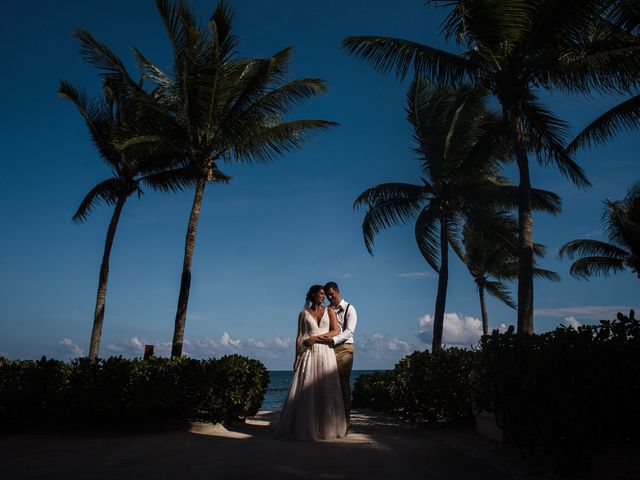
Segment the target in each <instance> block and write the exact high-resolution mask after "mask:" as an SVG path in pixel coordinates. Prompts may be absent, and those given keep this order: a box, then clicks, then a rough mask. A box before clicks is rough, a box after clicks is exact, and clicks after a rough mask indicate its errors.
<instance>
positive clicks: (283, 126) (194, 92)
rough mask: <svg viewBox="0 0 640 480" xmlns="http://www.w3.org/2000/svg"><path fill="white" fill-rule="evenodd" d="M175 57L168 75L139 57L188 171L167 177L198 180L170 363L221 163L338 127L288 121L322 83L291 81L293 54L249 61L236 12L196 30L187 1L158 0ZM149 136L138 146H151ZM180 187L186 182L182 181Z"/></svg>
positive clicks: (258, 156) (262, 157) (268, 154)
mask: <svg viewBox="0 0 640 480" xmlns="http://www.w3.org/2000/svg"><path fill="white" fill-rule="evenodd" d="M156 5H157V7H158V11H159V12H160V16H161V17H162V20H163V22H164V25H165V29H166V31H167V34H168V37H169V42H170V44H171V47H172V51H173V66H172V68H173V70H172V72H171V74H168V73H165V72H164V71H163V70H162V69H161V68H159V67H158V66H157V65H155V64H153V63H152V62H151V61H150V60H148V59H147V58H146V57H145V56H144V55H143V54H142V53H141V52H140V51H137V50H136V51H135V53H136V57H137V60H138V64H139V66H140V67H141V68H142V70H143V72H144V76H145V78H146V79H149V80H151V81H153V83H154V89H153V92H152V94H153V96H154V97H155V98H156V100H157V101H158V103H159V104H161V105H162V106H163V107H164V108H165V109H166V110H167V112H168V122H169V123H170V124H171V125H172V127H171V129H170V130H172V133H171V135H167V136H165V138H158V139H157V140H158V141H160V142H163V143H164V144H165V145H167V146H168V148H169V149H170V150H172V151H174V152H177V154H179V155H180V157H181V162H182V165H181V167H180V168H177V169H175V171H173V172H167V173H166V174H164V176H163V177H162V181H163V182H164V185H167V186H168V185H170V184H171V181H172V176H175V178H177V179H184V178H188V179H192V180H193V182H194V184H195V195H194V199H193V205H192V208H191V213H190V216H189V222H188V227H187V235H186V241H185V248H184V261H183V267H182V277H181V282H180V293H179V297H178V307H177V312H176V317H175V329H174V335H173V345H172V350H171V355H172V356H180V355H181V354H182V348H183V339H184V329H185V323H186V314H187V305H188V301H189V289H190V286H191V264H192V259H193V252H194V247H195V241H196V230H197V225H198V219H199V216H200V208H201V205H202V198H203V195H204V190H205V186H206V184H207V183H209V182H212V181H219V180H220V179H221V178H228V177H226V176H224V174H222V173H221V171H220V170H219V168H218V165H217V163H218V162H219V161H222V160H225V161H231V160H233V161H236V162H258V163H262V162H269V161H274V160H275V159H276V158H277V157H279V156H281V155H282V154H285V153H287V152H290V151H292V150H296V149H298V148H300V147H301V146H302V144H303V143H304V142H305V141H306V140H307V139H309V138H310V137H311V136H313V135H314V134H316V133H318V132H319V131H323V130H326V129H327V128H329V127H331V126H334V125H336V124H335V123H333V122H328V121H324V120H295V121H285V117H286V115H287V114H288V113H289V111H290V110H291V108H292V107H293V106H294V105H295V104H297V103H298V102H301V101H303V100H305V99H308V98H310V97H313V96H315V95H318V94H320V93H323V92H325V91H326V86H325V83H324V82H323V81H322V80H320V79H317V78H304V79H299V80H293V81H289V82H285V78H286V74H287V69H288V64H289V60H290V57H291V48H285V49H284V50H281V51H280V52H277V53H276V54H275V55H273V56H272V57H270V58H265V59H246V58H240V57H239V56H238V55H237V53H236V46H237V43H238V39H237V37H235V36H234V35H233V34H232V26H233V24H232V13H231V10H230V9H229V7H228V6H227V4H226V3H225V2H224V1H222V2H220V3H219V4H218V6H217V8H216V10H215V12H214V13H213V15H212V17H211V19H210V21H209V23H208V25H207V27H208V28H201V27H199V26H198V24H197V21H196V18H195V16H194V13H193V12H192V11H191V9H190V8H189V6H188V5H187V2H186V1H183V0H175V1H171V0H156ZM151 140H152V139H150V138H149V137H144V136H143V137H141V138H140V139H137V140H136V139H133V140H132V141H131V142H129V143H128V145H133V144H135V143H136V142H137V141H140V142H148V141H151ZM180 181H182V180H180Z"/></svg>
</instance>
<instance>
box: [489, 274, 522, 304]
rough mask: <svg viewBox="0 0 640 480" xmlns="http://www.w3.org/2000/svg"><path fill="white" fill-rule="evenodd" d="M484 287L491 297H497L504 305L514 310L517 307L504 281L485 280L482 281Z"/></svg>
mask: <svg viewBox="0 0 640 480" xmlns="http://www.w3.org/2000/svg"><path fill="white" fill-rule="evenodd" d="M484 287H485V289H486V290H487V292H488V293H489V294H490V295H491V296H492V297H495V298H497V299H498V300H500V301H501V302H502V303H504V304H505V305H506V306H508V307H510V308H513V309H514V310H515V309H516V308H517V305H516V303H515V302H514V301H513V299H512V298H511V290H509V288H508V287H507V286H506V285H505V284H504V283H502V282H499V281H498V282H496V281H492V280H487V281H485V283H484Z"/></svg>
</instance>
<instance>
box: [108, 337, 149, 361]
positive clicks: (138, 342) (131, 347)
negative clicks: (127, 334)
mask: <svg viewBox="0 0 640 480" xmlns="http://www.w3.org/2000/svg"><path fill="white" fill-rule="evenodd" d="M145 345H154V347H155V348H154V353H156V354H158V353H159V351H158V346H159V345H156V344H153V342H148V341H146V340H144V339H140V338H138V337H132V338H130V339H129V340H125V341H123V342H119V343H110V344H108V345H107V346H106V350H107V351H108V352H110V353H112V354H114V355H122V356H123V357H141V356H142V355H143V354H144V346H145Z"/></svg>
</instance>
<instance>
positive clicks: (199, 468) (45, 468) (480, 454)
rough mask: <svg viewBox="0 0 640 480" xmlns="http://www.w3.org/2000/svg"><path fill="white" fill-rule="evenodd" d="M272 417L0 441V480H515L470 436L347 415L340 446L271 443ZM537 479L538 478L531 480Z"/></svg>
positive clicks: (507, 456) (522, 473)
mask: <svg viewBox="0 0 640 480" xmlns="http://www.w3.org/2000/svg"><path fill="white" fill-rule="evenodd" d="M274 418H277V415H276V414H274V413H273V412H260V413H259V414H258V415H257V416H256V417H253V418H250V419H247V421H246V423H238V424H237V425H233V426H231V427H230V428H225V427H223V426H222V425H211V424H204V423H194V424H190V426H189V427H188V428H186V429H173V430H165V431H157V432H145V433H135V434H134V433H119V432H115V433H114V432H104V431H103V432H92V433H87V432H84V433H54V434H52V433H42V434H34V433H29V434H11V435H3V436H0V478H2V479H3V480H10V479H51V480H56V479H65V480H66V479H105V480H106V479H119V478H122V479H125V478H126V479H132V480H135V479H147V478H148V479H158V480H159V479H182V478H184V479H189V480H193V479H205V478H206V479H213V478H215V479H220V478H234V479H245V478H252V479H258V480H269V479H279V480H282V479H290V478H291V479H293V478H302V477H304V478H311V479H316V478H317V479H356V478H358V479H366V480H375V479H393V478H399V479H400V478H401V479H418V478H419V479H433V480H437V479H491V480H500V479H518V478H528V476H527V474H526V469H525V468H524V466H523V465H522V463H521V461H520V460H519V457H518V455H517V452H514V451H513V450H510V449H509V448H507V447H505V446H503V445H501V444H498V443H496V442H493V441H491V440H488V439H485V438H483V437H480V436H478V435H476V434H475V433H474V432H473V431H472V430H470V429H468V428H459V427H445V428H435V429H418V428H416V427H415V426H412V425H410V424H407V423H405V422H402V421H400V420H397V419H393V418H391V417H387V416H384V415H379V414H376V413H374V412H371V411H367V410H355V411H354V412H353V414H352V427H351V431H350V433H349V435H348V436H347V437H345V438H344V439H340V440H335V441H320V442H291V441H282V440H274V439H273V438H272V437H271V435H270V430H269V424H270V422H271V421H272V420H274ZM538 478H540V477H538Z"/></svg>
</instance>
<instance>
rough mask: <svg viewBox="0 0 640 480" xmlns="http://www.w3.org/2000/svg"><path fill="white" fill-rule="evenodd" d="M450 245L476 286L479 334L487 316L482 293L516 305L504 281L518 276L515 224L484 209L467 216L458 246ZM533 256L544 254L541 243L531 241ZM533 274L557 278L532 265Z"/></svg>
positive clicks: (502, 214)
mask: <svg viewBox="0 0 640 480" xmlns="http://www.w3.org/2000/svg"><path fill="white" fill-rule="evenodd" d="M451 245H452V247H453V249H454V251H455V252H456V253H457V254H458V256H459V257H460V259H461V260H462V262H463V263H464V264H465V266H466V267H467V269H468V270H469V273H470V274H471V276H472V277H473V281H474V282H475V284H476V287H477V289H478V296H479V299H480V311H481V315H482V333H483V335H488V333H489V316H488V314H487V306H486V302H485V292H486V293H488V294H489V295H491V296H493V297H495V298H497V299H498V300H500V301H501V302H502V303H504V304H505V305H507V306H509V307H511V308H516V304H515V303H514V302H513V300H512V299H511V292H510V290H509V287H508V286H507V285H506V284H505V282H506V281H511V280H515V279H517V278H518V226H517V223H516V221H515V219H514V218H513V217H511V215H509V214H507V213H505V212H499V211H498V212H487V213H486V214H484V215H482V217H481V218H476V219H474V218H473V217H470V218H468V219H467V222H466V223H465V225H464V228H463V231H462V247H463V248H460V245H459V244H458V243H457V242H455V241H452V242H451ZM533 248H534V255H535V256H536V257H542V256H544V254H545V253H546V248H545V247H544V245H541V244H539V243H534V244H533ZM533 275H534V277H537V278H545V279H547V280H551V281H555V282H557V281H560V277H559V276H558V274H557V273H555V272H552V271H550V270H545V269H542V268H538V267H536V266H534V268H533Z"/></svg>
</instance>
